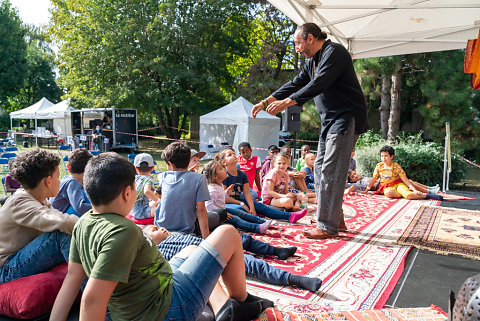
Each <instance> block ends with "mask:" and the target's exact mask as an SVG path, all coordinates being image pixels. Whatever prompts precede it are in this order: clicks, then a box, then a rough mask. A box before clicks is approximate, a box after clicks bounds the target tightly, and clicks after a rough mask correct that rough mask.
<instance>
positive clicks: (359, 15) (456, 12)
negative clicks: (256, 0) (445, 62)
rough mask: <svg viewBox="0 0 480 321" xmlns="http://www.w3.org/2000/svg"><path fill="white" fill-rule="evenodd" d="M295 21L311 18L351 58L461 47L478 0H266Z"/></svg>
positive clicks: (479, 21)
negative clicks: (344, 49) (340, 45)
mask: <svg viewBox="0 0 480 321" xmlns="http://www.w3.org/2000/svg"><path fill="white" fill-rule="evenodd" d="M268 1H269V2H270V3H271V4H272V5H273V6H275V7H276V8H277V9H279V10H280V11H281V12H283V13H284V14H285V15H286V16H287V17H289V18H290V19H292V20H293V22H295V23H296V24H297V25H302V24H304V23H305V22H315V23H316V24H318V25H319V26H320V27H321V28H322V30H325V31H326V32H327V33H328V34H329V37H328V38H329V39H331V40H332V41H334V42H338V43H341V44H342V45H344V46H345V47H346V48H347V49H348V51H349V52H350V54H351V55H352V57H353V58H354V59H357V58H368V57H380V56H393V55H400V54H412V53H420V52H431V51H442V50H453V49H463V48H465V44H466V42H467V40H468V39H471V38H475V37H476V35H477V33H478V29H479V28H480V1H479V0H413V1H412V0H396V1H392V0H355V1H352V0H321V1H320V0H268Z"/></svg>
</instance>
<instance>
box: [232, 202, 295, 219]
mask: <svg viewBox="0 0 480 321" xmlns="http://www.w3.org/2000/svg"><path fill="white" fill-rule="evenodd" d="M240 201H242V202H244V203H245V204H248V203H247V201H246V200H245V199H240ZM253 205H254V206H255V212H257V214H262V215H264V216H266V217H269V218H273V219H275V220H285V221H288V219H289V218H290V212H282V211H279V210H276V209H274V208H272V207H270V206H268V205H265V204H263V203H259V202H255V201H254V202H253ZM233 206H237V207H238V206H240V205H237V204H227V208H229V207H233ZM240 207H241V206H240ZM241 208H243V207H241Z"/></svg>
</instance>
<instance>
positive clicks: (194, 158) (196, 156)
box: [188, 148, 206, 172]
mask: <svg viewBox="0 0 480 321" xmlns="http://www.w3.org/2000/svg"><path fill="white" fill-rule="evenodd" d="M205 154H206V153H205V152H197V151H196V150H195V149H193V148H192V149H191V150H190V163H188V170H189V171H190V172H198V170H199V169H200V160H201V159H202V157H203V156H205Z"/></svg>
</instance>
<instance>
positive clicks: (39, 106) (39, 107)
mask: <svg viewBox="0 0 480 321" xmlns="http://www.w3.org/2000/svg"><path fill="white" fill-rule="evenodd" d="M50 106H53V103H52V102H51V101H50V100H48V99H47V98H45V97H44V98H42V99H40V100H39V101H38V102H36V103H35V104H33V105H32V106H29V107H27V108H24V109H20V110H17V111H13V112H11V113H10V125H11V120H12V119H14V118H16V119H35V115H36V114H37V113H39V112H41V111H43V110H45V109H47V108H48V107H50Z"/></svg>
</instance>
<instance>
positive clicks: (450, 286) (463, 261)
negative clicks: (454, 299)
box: [386, 191, 480, 312]
mask: <svg viewBox="0 0 480 321" xmlns="http://www.w3.org/2000/svg"><path fill="white" fill-rule="evenodd" d="M449 192H450V193H452V194H455V195H463V196H467V197H475V198H476V200H463V201H448V202H447V201H444V202H442V203H441V206H443V207H454V208H464V209H469V210H480V193H475V192H464V191H449ZM475 274H480V261H477V260H472V259H468V258H464V257H461V256H457V255H440V254H435V253H434V252H430V251H424V250H418V249H417V248H412V250H411V251H410V253H409V254H408V256H407V260H406V262H405V270H404V272H403V274H402V277H401V278H400V280H399V281H398V283H397V286H396V287H395V290H394V291H393V293H392V295H391V296H390V298H389V300H388V301H387V304H386V306H387V307H395V308H413V307H427V306H430V305H431V304H435V305H437V306H439V307H441V308H442V309H443V310H444V311H445V312H448V298H449V292H450V290H452V291H454V292H455V293H458V290H459V289H460V287H461V286H462V284H463V282H464V281H465V280H466V279H467V278H468V277H470V276H473V275H475Z"/></svg>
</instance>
